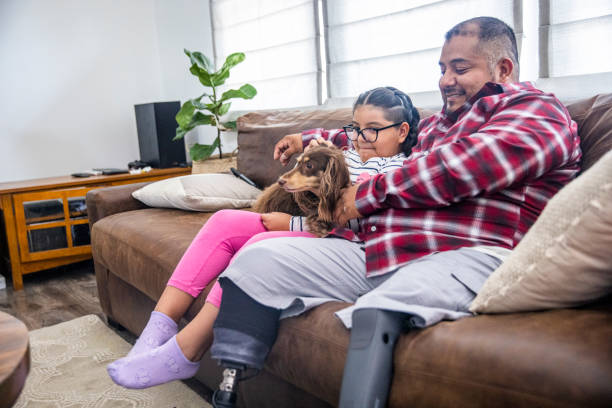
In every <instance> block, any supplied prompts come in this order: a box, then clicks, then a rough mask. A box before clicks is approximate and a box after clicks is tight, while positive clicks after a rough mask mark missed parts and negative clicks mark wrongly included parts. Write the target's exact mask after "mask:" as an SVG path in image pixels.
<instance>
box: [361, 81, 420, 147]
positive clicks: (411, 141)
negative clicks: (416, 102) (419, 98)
mask: <svg viewBox="0 0 612 408" xmlns="http://www.w3.org/2000/svg"><path fill="white" fill-rule="evenodd" d="M361 105H373V106H378V107H379V108H382V109H383V111H384V115H385V119H387V120H389V121H391V122H393V123H396V122H406V123H408V125H410V130H409V131H408V136H407V137H406V140H404V142H403V143H402V146H401V150H402V152H404V154H405V155H406V156H410V153H411V152H412V146H414V145H415V144H416V142H417V128H418V126H419V120H420V116H419V112H418V111H417V110H416V108H415V107H414V106H413V105H412V101H411V100H410V97H409V96H408V95H406V94H405V93H403V92H402V91H400V90H399V89H397V88H394V87H392V86H385V87H380V88H374V89H371V90H369V91H365V92H364V93H362V94H361V95H359V97H358V98H357V100H356V101H355V103H354V104H353V112H355V109H357V107H358V106H361Z"/></svg>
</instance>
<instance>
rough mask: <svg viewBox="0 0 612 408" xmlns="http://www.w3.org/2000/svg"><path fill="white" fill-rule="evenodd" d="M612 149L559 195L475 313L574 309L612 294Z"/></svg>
mask: <svg viewBox="0 0 612 408" xmlns="http://www.w3.org/2000/svg"><path fill="white" fill-rule="evenodd" d="M611 253H612V151H609V152H608V153H607V154H606V155H604V156H603V157H602V158H601V159H600V160H599V161H598V162H597V163H595V165H593V166H592V167H591V168H590V169H588V170H587V171H586V172H584V173H582V175H580V176H579V177H578V178H577V179H575V180H573V181H572V182H571V183H569V184H568V185H567V186H565V187H564V188H563V189H561V191H559V193H557V194H556V195H555V196H554V197H553V198H552V199H551V200H550V201H549V202H548V204H547V205H546V208H544V211H543V212H542V214H541V215H540V217H539V218H538V219H537V221H536V222H535V224H534V225H533V226H532V227H531V229H530V230H529V232H528V233H527V235H525V237H524V238H523V239H522V240H521V242H519V244H518V245H517V246H516V248H515V249H514V251H512V254H510V256H508V258H507V259H506V260H505V261H504V263H503V264H502V265H501V266H500V267H499V268H497V270H495V272H493V273H492V274H491V276H489V278H488V279H487V280H486V282H485V283H484V285H483V287H482V289H481V290H480V292H479V293H478V296H477V297H476V299H474V302H473V303H472V305H471V307H470V310H471V311H472V312H478V313H507V312H520V311H531V310H542V309H551V308H560V307H571V306H575V305H578V304H582V303H586V302H589V301H593V300H595V299H597V298H598V297H601V296H604V295H606V294H608V293H611V292H612V257H611V256H610V254H611Z"/></svg>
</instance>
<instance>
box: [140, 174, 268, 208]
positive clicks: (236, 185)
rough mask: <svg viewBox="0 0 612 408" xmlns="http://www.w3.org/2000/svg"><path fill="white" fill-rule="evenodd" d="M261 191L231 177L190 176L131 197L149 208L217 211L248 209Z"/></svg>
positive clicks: (160, 182)
mask: <svg viewBox="0 0 612 408" xmlns="http://www.w3.org/2000/svg"><path fill="white" fill-rule="evenodd" d="M260 193H261V190H259V189H257V188H255V187H253V186H251V185H249V184H247V183H245V182H244V181H242V180H240V179H239V178H237V177H234V176H233V175H231V174H214V173H212V174H192V175H189V176H181V177H174V178H169V179H165V180H161V181H156V182H155V183H151V184H147V185H146V186H144V187H143V188H141V189H139V190H136V191H134V192H133V193H132V196H133V197H134V198H135V199H137V200H139V201H142V202H143V203H145V204H146V205H148V206H150V207H163V208H179V209H181V210H191V211H216V210H220V209H223V208H245V207H250V206H251V205H252V204H253V203H254V202H255V199H256V198H257V196H258V195H259V194H260Z"/></svg>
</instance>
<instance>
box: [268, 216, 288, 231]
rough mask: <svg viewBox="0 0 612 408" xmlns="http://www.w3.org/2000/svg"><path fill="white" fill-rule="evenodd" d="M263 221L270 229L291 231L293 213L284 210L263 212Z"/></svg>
mask: <svg viewBox="0 0 612 408" xmlns="http://www.w3.org/2000/svg"><path fill="white" fill-rule="evenodd" d="M261 223H262V224H263V225H264V227H266V229H267V230H268V231H289V229H290V225H289V224H290V223H291V214H286V213H282V212H271V213H266V214H261Z"/></svg>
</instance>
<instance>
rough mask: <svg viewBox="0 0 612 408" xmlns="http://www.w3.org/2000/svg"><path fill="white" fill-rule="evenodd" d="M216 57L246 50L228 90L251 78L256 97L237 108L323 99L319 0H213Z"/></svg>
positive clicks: (221, 58) (235, 105) (235, 104)
mask: <svg viewBox="0 0 612 408" xmlns="http://www.w3.org/2000/svg"><path fill="white" fill-rule="evenodd" d="M211 19H212V26H213V40H214V49H215V61H216V64H217V66H220V65H221V64H222V63H223V61H225V58H226V57H227V55H229V54H231V53H233V52H244V53H245V55H246V58H245V60H244V62H242V63H241V64H239V65H237V66H236V67H235V68H234V69H232V71H231V74H230V78H229V79H228V80H227V84H226V85H225V86H224V87H223V89H228V88H237V87H239V86H240V85H242V84H244V83H250V84H251V85H253V86H254V87H255V88H256V89H257V96H256V97H255V98H254V99H252V100H248V101H244V100H234V101H233V102H232V110H240V109H248V110H253V109H272V108H286V107H296V106H310V105H317V104H320V103H321V102H322V101H321V91H320V89H321V88H320V86H318V84H320V83H321V66H320V62H319V61H320V58H319V55H320V54H319V53H320V49H319V31H318V30H317V3H316V1H313V0H307V1H304V0H283V1H282V2H281V1H277V0H249V1H243V0H212V1H211Z"/></svg>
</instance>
